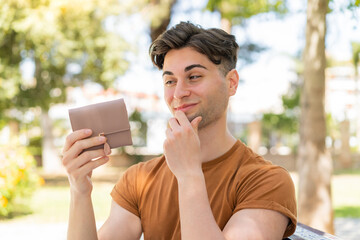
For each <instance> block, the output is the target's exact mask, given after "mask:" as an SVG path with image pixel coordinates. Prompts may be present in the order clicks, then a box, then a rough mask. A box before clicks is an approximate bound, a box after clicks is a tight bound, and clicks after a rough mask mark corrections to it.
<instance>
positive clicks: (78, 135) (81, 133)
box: [63, 129, 92, 153]
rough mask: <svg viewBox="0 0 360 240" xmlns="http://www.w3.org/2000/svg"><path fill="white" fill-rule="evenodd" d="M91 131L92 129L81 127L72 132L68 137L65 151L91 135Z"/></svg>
mask: <svg viewBox="0 0 360 240" xmlns="http://www.w3.org/2000/svg"><path fill="white" fill-rule="evenodd" d="M91 133H92V131H91V129H81V130H77V131H74V132H72V133H70V134H69V135H68V136H67V138H66V141H65V145H64V148H63V153H64V152H66V151H68V150H69V149H70V147H71V146H72V145H73V144H74V143H75V142H76V141H78V140H80V139H84V138H87V137H89V136H91Z"/></svg>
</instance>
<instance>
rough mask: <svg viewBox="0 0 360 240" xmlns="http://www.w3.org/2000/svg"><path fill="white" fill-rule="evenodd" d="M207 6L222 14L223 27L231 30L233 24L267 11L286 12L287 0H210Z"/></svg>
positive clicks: (227, 30) (228, 30)
mask: <svg viewBox="0 0 360 240" xmlns="http://www.w3.org/2000/svg"><path fill="white" fill-rule="evenodd" d="M206 8H207V9H208V10H210V11H212V12H214V11H218V12H220V14H221V24H222V29H223V30H225V31H226V32H228V33H230V32H231V27H232V25H236V24H240V23H242V22H243V20H244V19H248V18H250V17H252V16H254V15H257V14H260V13H266V12H275V13H280V14H282V13H286V11H287V6H286V1H285V0H273V1H269V0H255V1H248V0H209V1H208V4H207V6H206Z"/></svg>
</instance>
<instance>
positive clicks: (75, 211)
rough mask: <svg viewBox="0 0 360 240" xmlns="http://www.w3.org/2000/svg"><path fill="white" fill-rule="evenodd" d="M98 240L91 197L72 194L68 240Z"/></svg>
mask: <svg viewBox="0 0 360 240" xmlns="http://www.w3.org/2000/svg"><path fill="white" fill-rule="evenodd" d="M83 239H87V240H97V239H98V238H97V231H96V222H95V216H94V209H93V205H92V201H91V195H90V194H89V195H86V196H83V195H79V194H76V193H73V192H72V193H71V202H70V214H69V226H68V240H83Z"/></svg>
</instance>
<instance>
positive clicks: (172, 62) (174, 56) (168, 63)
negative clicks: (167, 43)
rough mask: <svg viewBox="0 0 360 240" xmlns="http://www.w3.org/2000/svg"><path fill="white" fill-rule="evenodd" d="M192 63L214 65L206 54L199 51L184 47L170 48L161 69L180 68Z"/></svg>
mask: <svg viewBox="0 0 360 240" xmlns="http://www.w3.org/2000/svg"><path fill="white" fill-rule="evenodd" d="M192 64H202V65H205V66H206V67H210V66H211V65H214V66H215V64H213V63H212V62H211V61H210V60H209V59H208V57H207V56H206V55H204V54H202V53H199V52H198V51H196V50H195V49H193V48H190V47H185V48H181V49H172V50H170V51H169V52H168V53H167V54H166V55H165V58H164V67H163V70H164V71H167V70H171V69H173V68H175V69H177V68H182V69H184V68H185V67H186V66H189V65H192Z"/></svg>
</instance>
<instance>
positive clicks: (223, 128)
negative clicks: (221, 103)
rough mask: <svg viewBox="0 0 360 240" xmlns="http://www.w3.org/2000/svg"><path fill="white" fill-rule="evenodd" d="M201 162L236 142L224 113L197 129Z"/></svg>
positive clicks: (223, 151) (218, 155)
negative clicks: (212, 121)
mask: <svg viewBox="0 0 360 240" xmlns="http://www.w3.org/2000/svg"><path fill="white" fill-rule="evenodd" d="M198 133H199V138H200V143H201V159H202V162H208V161H211V160H213V159H215V158H217V157H220V156H221V155H223V154H224V153H226V152H227V151H228V150H229V149H230V148H231V147H232V146H233V145H234V144H235V142H236V138H234V137H233V136H232V135H231V133H230V132H229V130H228V128H227V125H226V115H225V116H223V117H222V118H220V119H219V120H217V121H216V122H214V123H211V124H210V125H208V126H206V127H204V128H202V129H199V132H198Z"/></svg>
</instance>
